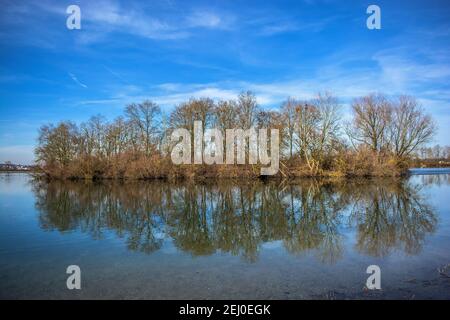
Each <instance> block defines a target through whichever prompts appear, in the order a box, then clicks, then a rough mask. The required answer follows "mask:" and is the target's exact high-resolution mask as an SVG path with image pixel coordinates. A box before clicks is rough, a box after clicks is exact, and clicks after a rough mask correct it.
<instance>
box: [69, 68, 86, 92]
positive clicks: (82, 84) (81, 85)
mask: <svg viewBox="0 0 450 320" xmlns="http://www.w3.org/2000/svg"><path fill="white" fill-rule="evenodd" d="M68 74H69V76H70V78H71V79H72V80H73V81H74V82H75V83H76V84H77V85H79V86H80V87H83V88H86V89H87V88H88V86H87V85H85V84H84V83H82V82H80V80H78V78H77V77H76V76H75V75H74V74H73V73H70V72H69V73H68Z"/></svg>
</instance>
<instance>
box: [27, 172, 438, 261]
mask: <svg viewBox="0 0 450 320" xmlns="http://www.w3.org/2000/svg"><path fill="white" fill-rule="evenodd" d="M33 191H34V193H35V198H36V207H37V209H38V211H39V215H40V216H39V220H40V225H41V227H42V228H43V229H46V230H58V231H61V232H67V231H71V230H81V231H82V232H86V233H89V234H90V235H91V236H92V237H94V238H96V239H101V238H102V237H103V236H104V234H105V232H106V231H109V230H113V231H114V232H115V233H116V234H117V236H118V237H120V238H123V239H124V241H126V244H127V247H128V248H129V249H130V250H135V251H141V252H145V253H151V252H154V251H156V250H158V249H160V248H161V246H162V244H163V242H164V240H165V239H168V238H170V239H172V240H173V243H174V245H175V246H176V247H177V248H179V249H180V250H183V251H185V252H189V253H190V254H192V255H194V256H198V255H211V254H213V253H216V252H218V251H222V252H228V253H231V254H233V255H238V256H241V257H243V258H244V259H245V260H247V261H256V260H257V258H258V252H259V249H260V247H261V245H262V244H263V243H266V242H269V241H275V240H280V241H281V242H282V244H283V245H284V247H285V248H286V250H287V251H288V252H290V253H292V254H304V253H307V252H310V251H311V252H313V253H314V254H315V255H316V256H317V258H318V259H320V260H321V261H323V262H324V263H334V262H336V261H338V260H339V259H340V258H341V257H342V255H343V252H344V244H343V231H342V230H344V229H343V228H349V227H350V228H353V229H354V230H356V249H357V250H358V251H359V252H361V253H364V254H368V255H372V256H384V255H387V254H389V253H390V252H391V251H392V249H401V250H403V251H404V252H406V253H408V254H416V253H418V252H419V251H420V250H421V248H422V245H423V242H424V239H425V237H426V236H427V235H428V234H430V233H433V232H434V231H435V228H436V225H437V217H436V214H435V213H434V211H433V209H432V207H431V206H430V205H429V204H427V202H426V200H425V199H424V198H423V196H422V195H421V192H420V185H418V184H414V183H413V182H411V181H408V180H403V181H396V180H375V181H367V180H353V181H347V182H342V181H341V182H339V183H331V182H329V181H328V182H327V181H318V180H312V179H311V180H303V181H301V182H295V183H286V182H283V183H281V184H280V183H279V182H277V183H275V182H270V183H262V182H252V183H239V184H226V183H224V184H169V183H163V182H127V183H118V182H107V183H81V182H60V181H54V182H51V183H48V182H43V181H34V182H33Z"/></svg>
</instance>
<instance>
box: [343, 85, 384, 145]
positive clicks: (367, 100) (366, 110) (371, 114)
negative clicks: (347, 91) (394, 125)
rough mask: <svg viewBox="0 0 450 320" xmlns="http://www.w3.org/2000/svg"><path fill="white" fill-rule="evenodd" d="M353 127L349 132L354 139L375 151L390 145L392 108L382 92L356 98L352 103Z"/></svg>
mask: <svg viewBox="0 0 450 320" xmlns="http://www.w3.org/2000/svg"><path fill="white" fill-rule="evenodd" d="M352 109H353V113H354V118H353V127H352V128H348V129H349V130H347V133H348V135H349V137H350V139H352V140H353V141H356V142H358V143H362V144H364V145H366V146H368V147H370V148H371V149H372V150H374V151H381V150H383V149H384V148H386V147H388V145H387V144H388V139H387V138H388V132H387V129H388V126H389V123H390V122H391V114H392V108H391V105H390V104H389V102H388V100H387V99H386V98H385V97H384V96H383V95H380V94H377V95H375V94H371V95H368V96H365V97H362V98H359V99H356V100H355V101H354V102H353V105H352Z"/></svg>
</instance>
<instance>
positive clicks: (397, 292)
mask: <svg viewBox="0 0 450 320" xmlns="http://www.w3.org/2000/svg"><path fill="white" fill-rule="evenodd" d="M417 170H419V171H417ZM449 196H450V172H448V171H445V170H444V171H440V172H436V171H433V172H421V171H420V169H416V171H414V172H413V175H412V176H410V177H408V178H406V179H393V178H392V179H391V178H383V179H370V180H368V179H352V180H342V181H326V180H316V179H302V180H298V181H289V182H287V181H269V182H266V183H263V182H261V181H251V182H248V183H243V182H239V183H237V182H236V183H231V182H208V183H201V184H199V183H196V184H193V183H187V182H185V183H168V182H162V181H135V182H123V183H119V182H115V181H105V182H101V183H92V182H89V183H87V182H71V181H64V182H63V181H52V182H45V181H36V180H33V179H32V178H31V177H30V176H29V175H27V174H24V173H11V174H0V298H2V299H27V298H31V299H389V298H398V299H450V278H449V277H450V265H449V264H450V201H448V198H449ZM69 265H78V266H79V267H80V269H81V290H68V289H67V287H66V280H67V277H68V276H69V275H68V274H66V268H67V267H68V266H69ZM370 265H377V266H379V267H380V270H381V290H368V289H367V288H365V285H366V280H367V278H368V277H369V274H367V273H366V269H367V267H368V266H370Z"/></svg>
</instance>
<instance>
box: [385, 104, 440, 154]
mask: <svg viewBox="0 0 450 320" xmlns="http://www.w3.org/2000/svg"><path fill="white" fill-rule="evenodd" d="M389 131H390V140H391V142H392V148H393V152H394V154H395V155H396V156H398V157H407V156H409V155H411V154H412V153H413V152H414V151H415V150H416V149H417V148H418V147H420V146H422V145H424V144H425V143H427V142H429V141H430V140H431V139H432V137H433V135H434V134H435V132H436V125H435V124H434V122H433V121H432V119H431V117H430V116H429V115H425V114H424V112H423V110H422V108H421V107H420V106H419V104H418V103H417V101H416V100H415V99H414V98H412V97H409V96H402V97H400V98H399V100H398V103H396V104H395V107H394V108H393V112H392V119H391V123H390V126H389Z"/></svg>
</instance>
